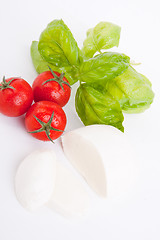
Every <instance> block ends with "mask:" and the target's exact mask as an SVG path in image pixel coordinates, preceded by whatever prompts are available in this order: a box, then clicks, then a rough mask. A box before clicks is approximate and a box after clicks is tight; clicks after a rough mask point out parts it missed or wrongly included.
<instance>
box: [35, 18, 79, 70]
mask: <svg viewBox="0 0 160 240" xmlns="http://www.w3.org/2000/svg"><path fill="white" fill-rule="evenodd" d="M38 50H39V52H40V54H41V56H42V57H43V58H44V59H45V61H47V62H48V63H51V64H53V65H54V66H56V67H65V66H67V67H68V66H70V67H72V68H75V69H76V68H78V66H79V64H80V61H81V56H80V50H79V48H78V45H77V42H76V41H75V39H74V37H73V35H72V33H71V31H70V30H69V28H68V27H67V26H66V25H65V23H64V22H63V20H54V21H52V22H51V23H49V24H48V26H47V28H46V29H45V30H44V31H43V32H42V33H41V36H40V39H39V44H38Z"/></svg>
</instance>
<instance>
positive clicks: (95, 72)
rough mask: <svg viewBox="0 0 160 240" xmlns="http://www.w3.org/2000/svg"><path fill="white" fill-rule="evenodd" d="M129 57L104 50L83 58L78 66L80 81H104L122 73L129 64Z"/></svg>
mask: <svg viewBox="0 0 160 240" xmlns="http://www.w3.org/2000/svg"><path fill="white" fill-rule="evenodd" d="M129 61H130V58H129V57H127V56H126V55H124V54H120V53H114V52H106V53H102V54H99V55H97V56H95V57H93V58H90V59H87V60H84V61H83V63H82V64H81V66H80V75H79V78H80V80H81V81H82V82H87V83H91V82H101V81H106V80H109V79H112V78H115V77H116V76H118V75H120V74H122V73H123V72H124V71H125V70H126V69H127V68H128V66H129Z"/></svg>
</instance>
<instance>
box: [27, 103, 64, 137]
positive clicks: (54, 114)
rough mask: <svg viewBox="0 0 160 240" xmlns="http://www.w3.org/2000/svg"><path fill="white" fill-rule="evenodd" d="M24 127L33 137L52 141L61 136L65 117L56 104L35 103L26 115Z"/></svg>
mask: <svg viewBox="0 0 160 240" xmlns="http://www.w3.org/2000/svg"><path fill="white" fill-rule="evenodd" d="M25 126H26V129H27V131H28V132H29V133H31V135H32V136H33V137H35V138H37V139H39V140H43V141H49V140H50V141H53V140H55V139H57V138H59V137H60V136H61V135H62V133H63V131H64V129H65V126H66V115H65V113H64V111H63V109H62V108H61V107H60V106H59V105H58V104H56V103H53V102H49V101H40V102H36V103H35V104H33V105H32V106H31V107H30V109H29V110H28V112H27V113H26V117H25Z"/></svg>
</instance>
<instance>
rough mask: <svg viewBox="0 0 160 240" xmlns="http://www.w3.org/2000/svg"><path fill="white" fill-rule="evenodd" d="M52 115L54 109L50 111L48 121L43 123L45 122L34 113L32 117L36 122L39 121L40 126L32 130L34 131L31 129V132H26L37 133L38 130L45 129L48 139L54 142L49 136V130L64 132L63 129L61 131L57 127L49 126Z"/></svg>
mask: <svg viewBox="0 0 160 240" xmlns="http://www.w3.org/2000/svg"><path fill="white" fill-rule="evenodd" d="M53 117H54V111H53V113H52V115H51V117H50V119H49V121H48V122H47V123H45V122H43V121H41V120H40V119H39V118H38V117H36V116H35V115H34V118H35V119H36V120H37V122H39V124H40V125H41V128H39V129H37V130H34V131H31V132H28V133H39V132H43V131H45V133H46V135H47V137H48V139H49V140H50V141H51V142H52V143H54V142H53V140H52V139H51V137H50V134H51V132H50V131H51V130H53V131H57V132H64V131H63V130H60V129H57V128H54V127H52V126H51V123H52V120H53Z"/></svg>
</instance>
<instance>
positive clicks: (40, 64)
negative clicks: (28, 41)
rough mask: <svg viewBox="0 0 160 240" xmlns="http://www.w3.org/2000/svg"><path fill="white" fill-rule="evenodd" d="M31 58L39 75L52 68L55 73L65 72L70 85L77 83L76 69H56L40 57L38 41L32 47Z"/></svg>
mask: <svg viewBox="0 0 160 240" xmlns="http://www.w3.org/2000/svg"><path fill="white" fill-rule="evenodd" d="M31 58H32V62H33V65H34V67H35V69H36V71H37V73H42V72H45V71H49V68H48V66H50V67H51V68H52V70H53V71H56V72H60V73H61V72H64V73H65V77H66V78H67V79H68V81H69V83H70V85H72V84H74V83H75V82H77V80H78V79H77V78H76V77H75V75H76V74H77V72H76V71H75V72H74V69H71V68H70V67H69V68H67V67H66V68H64V67H62V68H58V67H55V66H54V65H52V64H49V63H47V62H46V61H45V60H44V59H43V58H42V57H41V55H40V53H39V51H38V41H33V42H32V45H31Z"/></svg>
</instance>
